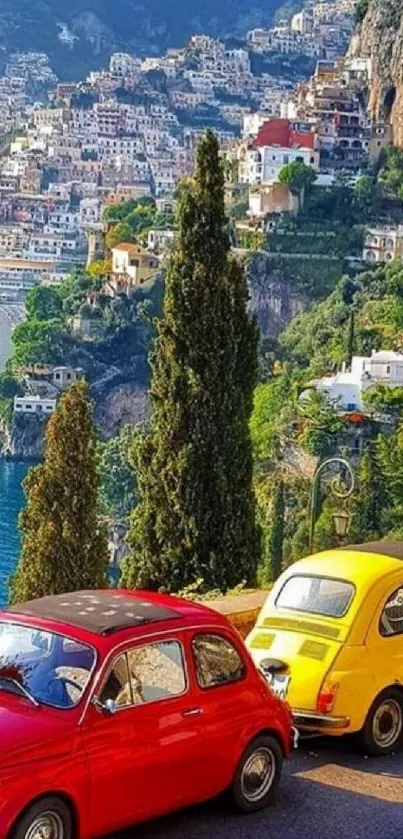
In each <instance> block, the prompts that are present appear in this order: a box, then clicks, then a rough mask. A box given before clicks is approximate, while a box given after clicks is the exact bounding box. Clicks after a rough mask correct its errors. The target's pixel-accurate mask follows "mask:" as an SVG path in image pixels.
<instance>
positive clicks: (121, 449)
mask: <svg viewBox="0 0 403 839" xmlns="http://www.w3.org/2000/svg"><path fill="white" fill-rule="evenodd" d="M136 433H137V432H136V429H133V428H132V427H131V426H126V427H125V428H123V429H122V431H120V433H119V434H117V435H116V437H112V439H111V440H108V442H107V443H99V447H98V469H99V476H100V481H101V486H100V502H101V509H102V512H103V513H105V514H106V515H109V516H126V515H128V513H129V512H130V510H132V509H133V507H134V505H135V503H136V501H137V495H136V482H135V478H134V474H133V468H132V466H131V450H132V447H133V443H134V439H135V435H136Z"/></svg>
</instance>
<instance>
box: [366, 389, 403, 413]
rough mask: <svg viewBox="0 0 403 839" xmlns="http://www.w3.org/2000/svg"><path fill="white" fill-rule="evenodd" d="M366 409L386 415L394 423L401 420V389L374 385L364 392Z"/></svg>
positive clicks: (402, 391)
mask: <svg viewBox="0 0 403 839" xmlns="http://www.w3.org/2000/svg"><path fill="white" fill-rule="evenodd" d="M364 402H365V406H366V408H368V409H369V410H372V411H375V412H376V413H379V414H387V415H388V417H389V418H390V419H391V420H393V422H396V421H397V420H399V419H402V418H403V387H389V386H388V385H374V386H373V387H371V388H369V389H368V390H366V391H365V392H364Z"/></svg>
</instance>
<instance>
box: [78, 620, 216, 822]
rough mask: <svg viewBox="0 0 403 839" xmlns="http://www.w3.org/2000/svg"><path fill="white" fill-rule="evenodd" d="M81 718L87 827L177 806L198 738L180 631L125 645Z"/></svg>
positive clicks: (198, 725) (198, 726)
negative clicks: (110, 709)
mask: <svg viewBox="0 0 403 839" xmlns="http://www.w3.org/2000/svg"><path fill="white" fill-rule="evenodd" d="M98 699H99V702H100V703H101V704H102V705H105V703H106V702H107V700H113V702H114V703H115V706H116V709H117V710H116V712H115V713H113V714H108V713H105V712H103V711H102V709H101V708H100V707H98V708H97V707H95V706H94V705H91V706H90V707H89V709H88V712H87V715H86V717H85V720H84V723H83V733H84V737H85V743H86V749H87V754H88V759H89V770H90V779H91V813H92V831H93V832H94V834H98V833H99V834H102V833H106V832H108V831H111V830H115V829H117V828H120V827H124V826H126V825H130V824H132V823H134V822H135V821H137V820H142V819H146V818H150V817H152V816H155V815H158V814H162V813H164V812H167V811H169V810H172V809H175V808H176V807H180V806H181V804H182V802H183V800H184V799H185V798H186V790H187V789H188V787H189V778H190V777H191V778H192V779H193V782H194V777H195V771H194V770H195V766H197V757H198V753H199V750H200V744H201V741H202V726H201V721H200V717H199V714H198V713H195V710H196V709H195V707H194V696H193V691H192V687H191V685H190V683H189V676H188V670H187V665H186V659H185V651H184V645H183V638H182V636H180V635H178V634H175V637H173V638H172V637H167V638H166V639H165V638H164V639H161V636H160V637H159V638H158V639H152V638H151V639H149V640H147V642H145V641H144V640H143V641H141V642H139V643H137V644H133V646H131V647H129V648H128V649H127V650H125V651H124V652H123V653H121V654H120V655H119V656H118V657H117V658H116V659H115V660H114V662H113V666H112V667H111V669H110V670H109V672H108V674H107V675H106V678H105V680H104V682H103V685H102V687H101V688H100V693H99V697H98Z"/></svg>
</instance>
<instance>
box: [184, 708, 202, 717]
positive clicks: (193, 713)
mask: <svg viewBox="0 0 403 839" xmlns="http://www.w3.org/2000/svg"><path fill="white" fill-rule="evenodd" d="M202 713H203V711H202V709H201V708H188V710H187V711H182V717H200V715H201V714H202Z"/></svg>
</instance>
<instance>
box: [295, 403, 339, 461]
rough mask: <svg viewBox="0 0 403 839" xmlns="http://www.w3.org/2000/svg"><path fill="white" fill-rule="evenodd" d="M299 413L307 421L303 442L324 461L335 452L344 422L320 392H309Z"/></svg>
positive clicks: (313, 453) (308, 449) (311, 452)
mask: <svg viewBox="0 0 403 839" xmlns="http://www.w3.org/2000/svg"><path fill="white" fill-rule="evenodd" d="M299 412H300V414H301V416H302V417H303V418H304V420H305V427H304V430H303V433H302V436H301V442H302V444H303V446H305V448H306V449H307V451H308V452H310V454H312V455H315V456H316V457H319V458H320V459H321V460H323V458H325V457H328V456H329V455H330V454H331V453H332V452H333V451H334V449H335V447H336V445H337V437H338V435H339V434H340V432H341V430H342V428H343V422H342V420H341V419H340V417H339V416H338V415H337V413H336V411H335V410H334V408H333V407H332V405H330V404H329V401H328V399H327V397H326V395H325V394H324V393H321V392H320V391H318V390H310V391H309V393H308V395H307V396H306V397H305V398H304V399H303V400H302V402H301V403H300V406H299Z"/></svg>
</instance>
